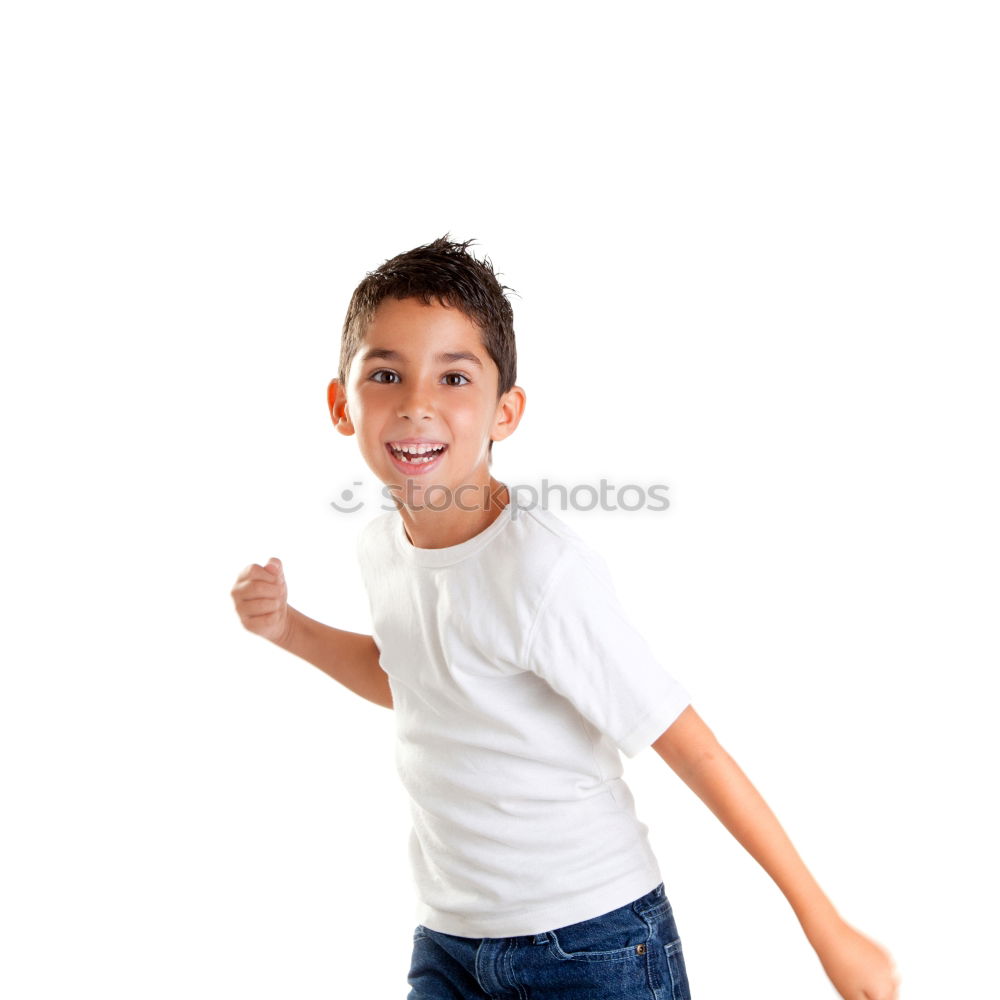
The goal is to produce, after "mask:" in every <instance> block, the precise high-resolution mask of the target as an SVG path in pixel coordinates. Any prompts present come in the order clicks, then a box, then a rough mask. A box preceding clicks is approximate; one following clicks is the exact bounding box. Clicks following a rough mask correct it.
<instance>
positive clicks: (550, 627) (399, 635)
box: [358, 497, 689, 937]
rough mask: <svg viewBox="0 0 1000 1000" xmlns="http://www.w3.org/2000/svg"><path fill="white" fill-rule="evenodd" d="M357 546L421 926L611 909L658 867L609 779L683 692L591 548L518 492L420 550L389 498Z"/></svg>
mask: <svg viewBox="0 0 1000 1000" xmlns="http://www.w3.org/2000/svg"><path fill="white" fill-rule="evenodd" d="M358 558H359V561H360V565H361V571H362V574H363V579H364V581H365V586H366V588H367V590H368V596H369V600H370V604H371V612H372V625H373V636H374V638H375V642H376V644H377V645H378V647H379V651H380V663H381V665H382V668H383V669H384V670H385V672H386V673H387V674H388V676H389V686H390V689H391V691H392V698H393V709H394V712H395V721H396V733H397V737H398V739H397V743H396V764H397V768H398V771H399V775H400V777H401V779H402V782H403V785H404V787H405V789H406V791H407V792H408V794H409V797H410V801H411V814H412V820H413V828H412V831H411V834H410V842H409V850H410V862H411V866H412V869H413V875H414V879H415V883H416V890H417V899H418V904H417V922H418V923H421V924H423V925H424V926H426V927H429V928H430V929H431V930H436V931H441V932H443V933H446V934H457V935H461V936H463V937H512V936H515V935H521V934H536V933H539V932H541V931H545V930H552V929H554V928H558V927H563V926H566V925H567V924H573V923H577V922H578V921H581V920H589V919H590V918H591V917H595V916H598V915H599V914H602V913H607V912H608V911H609V910H613V909H617V908H618V907H619V906H623V905H625V904H626V903H629V902H631V901H632V900H633V899H636V898H637V897H639V896H641V895H644V894H645V893H647V892H648V891H649V890H650V889H653V888H655V887H656V886H657V885H658V884H659V883H660V882H661V881H662V877H661V874H660V871H659V867H658V865H657V862H656V858H655V856H654V855H653V852H652V849H651V848H650V845H649V841H648V837H647V827H646V825H645V824H644V823H641V822H640V821H639V820H638V818H637V817H636V814H635V804H634V800H633V798H632V794H631V792H630V790H629V788H628V786H627V785H626V784H625V782H624V781H623V780H622V774H623V769H622V761H621V758H620V756H619V752H618V751H619V750H620V751H622V752H623V753H625V754H626V755H627V756H628V757H634V756H635V755H636V754H638V753H639V751H641V750H642V749H643V748H644V747H647V746H649V745H650V744H651V743H653V742H654V741H655V740H656V738H657V737H658V736H659V735H660V734H661V733H662V732H663V731H664V730H665V729H667V727H668V726H669V725H670V724H671V723H672V722H673V721H674V720H675V719H676V718H677V716H678V715H680V713H681V711H682V710H683V709H684V707H685V706H686V705H687V704H688V703H689V698H688V695H687V693H686V691H685V690H684V689H683V688H682V687H681V686H680V685H679V684H678V683H677V682H676V681H675V680H674V679H673V678H671V677H670V676H669V675H668V674H667V672H666V671H665V670H664V668H663V667H662V666H661V664H660V663H659V662H658V661H657V659H656V657H655V656H654V654H653V653H652V651H651V650H650V648H649V646H648V645H647V644H646V642H645V641H644V640H643V638H642V637H641V636H640V635H639V633H638V632H636V630H635V629H634V628H633V627H632V626H631V625H630V624H629V622H628V620H627V618H626V617H625V615H624V614H623V612H622V609H621V607H620V605H619V603H618V600H617V598H616V595H615V592H614V589H613V585H612V583H611V579H610V576H609V574H608V570H607V567H606V565H605V563H604V560H603V559H602V558H601V556H599V555H598V554H597V553H596V552H594V551H593V550H592V549H591V548H590V547H589V546H588V545H587V544H586V543H585V542H584V541H583V540H582V539H581V538H580V537H579V536H578V535H577V534H576V533H575V532H574V531H573V530H572V529H571V528H569V526H568V525H566V524H565V523H563V522H562V521H560V520H559V519H558V518H557V517H556V516H555V515H553V514H552V513H550V512H549V511H547V510H544V509H542V508H538V507H531V508H528V507H525V506H523V505H519V504H518V503H517V502H516V497H514V498H513V502H512V503H511V504H508V506H507V507H505V508H504V510H503V511H502V513H501V514H500V515H499V516H498V517H497V519H496V520H495V521H494V522H493V523H492V524H490V525H489V526H488V527H487V528H486V529H485V530H484V531H482V532H480V533H479V534H478V535H475V536H474V537H473V538H470V539H468V540H467V541H465V542H462V543H460V544H458V545H453V546H450V547H448V548H441V549H422V548H417V547H416V546H414V545H413V544H412V543H411V542H410V540H409V538H408V537H407V536H406V533H405V530H404V528H403V521H402V518H401V516H400V515H399V513H398V512H397V511H395V510H393V511H388V512H386V513H383V514H381V515H380V516H379V517H377V518H375V519H374V520H372V521H371V522H369V523H368V524H367V525H366V526H365V527H364V529H363V530H362V532H361V535H360V537H359V540H358Z"/></svg>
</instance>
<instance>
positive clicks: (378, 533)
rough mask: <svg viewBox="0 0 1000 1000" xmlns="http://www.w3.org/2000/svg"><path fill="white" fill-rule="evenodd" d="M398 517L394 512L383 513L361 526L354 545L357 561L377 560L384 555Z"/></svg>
mask: <svg viewBox="0 0 1000 1000" xmlns="http://www.w3.org/2000/svg"><path fill="white" fill-rule="evenodd" d="M398 517H399V515H398V514H397V513H396V511H394V510H390V511H384V512H383V513H381V514H379V515H378V517H373V518H372V519H371V520H370V521H368V522H367V523H366V524H364V525H363V526H362V528H361V531H359V532H358V537H357V543H356V548H357V555H358V559H360V560H361V561H362V563H364V562H365V561H366V560H367V559H378V558H380V557H382V556H384V555H385V551H386V548H387V547H388V546H390V545H391V544H392V534H393V531H394V530H396V519H397V518H398Z"/></svg>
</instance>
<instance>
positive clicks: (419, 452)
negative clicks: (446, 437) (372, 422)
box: [390, 444, 444, 465]
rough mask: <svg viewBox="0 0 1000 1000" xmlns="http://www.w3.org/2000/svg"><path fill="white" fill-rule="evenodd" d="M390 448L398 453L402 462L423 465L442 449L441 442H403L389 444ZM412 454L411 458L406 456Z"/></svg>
mask: <svg viewBox="0 0 1000 1000" xmlns="http://www.w3.org/2000/svg"><path fill="white" fill-rule="evenodd" d="M390 447H391V448H392V450H393V451H394V452H395V453H396V454H397V455H399V456H400V457H401V458H402V460H403V461H404V462H406V463H407V464H409V465H424V464H426V463H427V462H431V461H433V460H434V459H435V458H436V457H437V455H438V454H440V453H441V452H442V451H444V445H443V444H405V445H395V444H394V445H390ZM407 455H413V456H414V457H413V458H407V457H406V456H407Z"/></svg>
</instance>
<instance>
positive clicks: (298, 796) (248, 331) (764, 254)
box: [0, 0, 1000, 1000]
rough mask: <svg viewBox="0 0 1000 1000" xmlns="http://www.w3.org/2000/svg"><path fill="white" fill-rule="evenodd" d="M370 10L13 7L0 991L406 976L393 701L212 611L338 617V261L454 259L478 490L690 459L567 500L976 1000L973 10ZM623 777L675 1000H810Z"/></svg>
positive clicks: (990, 54)
mask: <svg viewBox="0 0 1000 1000" xmlns="http://www.w3.org/2000/svg"><path fill="white" fill-rule="evenodd" d="M356 6H357V9H356V10H355V11H354V12H351V13H348V12H346V10H345V9H344V8H343V7H342V6H340V5H337V6H335V5H333V4H318V3H316V4H308V3H288V2H286V3H281V4H278V3H242V4H236V3H220V2H205V0H200V2H198V3H189V2H174V3H170V4H166V3H161V4H152V3H145V4H129V3H117V4H115V3H92V4H68V3H63V4H58V3H45V2H32V3H17V2H14V3H7V4H5V6H4V13H3V15H2V21H0V93H2V101H3V106H2V107H3V110H2V122H0V126H2V135H3V143H4V153H3V156H2V158H0V170H2V171H3V175H4V176H3V183H2V187H0V198H2V219H0V239H2V262H0V263H2V274H3V286H4V287H3V317H2V319H3V343H4V349H3V356H4V363H3V366H2V407H3V412H2V417H3V467H4V472H5V477H4V478H5V485H4V487H3V491H2V502H3V529H4V538H3V542H2V553H3V557H4V558H3V561H4V567H3V572H2V574H0V578H2V584H0V586H2V588H3V603H2V607H3V612H4V621H5V624H4V633H3V634H4V651H3V690H2V700H0V752H2V757H0V759H2V789H0V791H2V805H3V821H2V824H0V837H2V854H0V859H2V860H0V865H2V870H0V939H2V941H3V946H2V950H3V953H4V954H3V960H2V962H0V992H2V993H3V994H4V995H5V996H9V997H11V998H17V1000H29V998H43V997H44V998H60V1000H61V998H64V997H74V996H83V995H87V996H101V997H103V998H105V1000H112V998H129V1000H131V998H135V997H142V998H171V1000H174V998H177V997H196V998H213V1000H214V998H217V997H240V998H241V1000H251V998H278V997H282V998H285V997H294V998H297V1000H309V998H320V997H331V996H337V997H348V996H349V997H359V998H367V997H371V998H383V997H386V998H387V997H400V998H402V997H403V996H404V995H405V991H406V986H405V974H406V969H407V967H408V961H409V956H410V935H411V932H412V929H413V925H414V920H413V893H412V889H411V885H410V881H409V871H408V869H407V867H406V838H407V834H408V815H407V805H406V801H405V798H404V794H403V792H402V789H401V786H399V784H398V780H397V778H396V774H395V770H394V764H393V756H392V753H393V748H392V739H393V730H392V717H391V714H390V713H389V712H387V711H386V710H384V709H381V708H378V707H376V706H374V705H371V704H369V703H368V702H364V701H362V700H361V699H359V698H357V697H355V696H353V695H352V694H350V693H349V692H347V691H346V690H345V689H343V688H341V687H340V686H339V685H338V684H336V683H335V682H334V681H332V680H330V679H329V678H328V677H326V676H325V675H323V674H322V673H320V672H319V671H318V670H316V669H315V668H313V667H311V666H310V665H308V664H306V663H305V662H303V661H301V660H297V659H295V658H293V657H290V656H288V655H287V654H284V653H282V652H280V651H279V650H277V649H275V648H274V647H271V646H270V645H268V644H267V643H265V642H263V641H261V640H259V639H256V638H255V637H253V636H251V635H249V634H248V633H246V632H244V631H243V630H242V629H241V628H240V626H239V623H238V621H237V619H236V616H235V614H234V612H233V609H232V606H231V600H230V597H229V588H230V586H231V585H232V583H233V580H234V579H235V576H236V574H237V573H238V571H239V570H240V569H241V568H242V567H243V566H244V565H246V564H247V563H249V562H252V561H264V560H266V559H267V558H268V557H269V556H271V555H278V556H280V557H281V558H282V559H283V560H284V562H285V567H286V573H287V577H288V580H289V586H290V591H291V600H292V603H294V604H295V605H296V606H298V607H299V608H300V609H302V610H303V611H305V612H306V613H308V614H311V615H313V616H315V617H318V618H321V619H323V620H325V621H328V622H330V623H331V624H335V625H338V626H340V627H343V628H348V629H352V630H356V631H365V630H366V629H367V628H368V625H369V622H368V618H367V603H366V599H365V597H364V595H363V593H362V592H361V591H360V590H359V587H360V581H359V576H358V572H357V569H356V563H355V550H354V544H355V539H356V536H357V533H358V531H359V529H360V527H361V525H362V523H363V521H364V520H365V519H367V518H368V517H369V516H373V514H374V511H372V510H368V511H365V512H362V513H360V514H357V515H353V516H345V515H338V514H336V513H334V512H333V511H332V510H331V508H330V506H329V503H330V501H331V500H332V499H334V498H336V496H337V495H338V493H339V491H340V490H342V489H344V488H348V487H350V486H351V484H352V483H355V482H359V481H360V482H366V483H367V484H369V485H370V484H371V483H372V480H371V478H370V476H369V474H368V470H367V468H366V467H365V466H364V465H363V463H362V462H361V459H360V457H359V454H358V452H357V447H356V444H355V442H354V441H353V440H351V439H347V438H344V437H342V436H340V435H339V434H337V433H336V432H335V431H334V430H333V429H332V427H331V425H330V424H329V420H328V416H327V414H326V410H325V400H324V393H325V387H326V384H327V381H328V380H329V378H330V377H331V376H332V375H334V374H335V368H336V359H337V351H338V340H339V330H340V324H341V322H342V319H343V313H344V309H345V307H346V304H347V300H348V298H349V295H350V293H351V291H352V289H353V288H354V286H355V284H356V283H357V282H358V281H359V280H360V279H361V278H362V277H363V275H364V273H365V272H366V271H368V270H370V269H372V268H374V267H376V266H377V265H378V264H380V263H381V262H382V261H383V260H384V259H385V258H386V257H389V256H392V255H394V254H396V253H398V252H401V251H402V250H406V249H409V248H411V247H413V246H415V245H417V244H420V243H425V242H427V241H429V240H431V239H433V238H434V237H436V236H439V235H442V234H443V233H445V232H450V233H451V234H452V236H453V237H454V238H458V239H467V238H470V237H474V238H476V239H477V240H478V241H479V242H478V243H477V245H476V247H475V251H476V252H477V253H478V254H479V255H480V256H482V255H484V254H485V255H488V256H489V257H490V259H491V260H492V261H493V262H494V264H495V266H496V267H497V269H498V270H499V271H500V272H501V273H502V278H501V280H502V281H504V282H505V283H506V284H508V285H510V286H512V287H514V288H515V289H517V291H518V293H519V297H514V298H513V302H514V309H515V320H516V329H517V333H518V347H519V360H520V366H519V372H518V381H519V384H520V385H522V386H523V387H524V388H525V391H526V393H527V398H528V404H527V408H526V411H525V416H524V419H523V421H522V423H521V426H520V428H519V429H518V431H517V433H516V434H515V435H514V437H513V438H511V439H510V440H509V441H507V442H504V443H502V444H501V445H498V446H497V447H496V448H495V449H494V466H493V471H494V474H495V475H497V476H498V478H500V479H502V480H504V481H507V482H508V483H516V482H522V481H528V480H531V479H538V478H541V477H542V476H546V477H548V478H549V479H550V480H552V481H558V482H563V483H571V482H592V483H597V482H599V481H600V479H601V478H605V479H608V480H610V481H611V482H614V483H618V484H620V483H624V482H634V483H639V484H643V483H645V484H648V483H665V484H669V488H670V491H669V496H670V498H671V507H670V509H669V510H668V511H667V512H665V513H659V514H653V513H646V514H626V513H621V512H619V513H612V514H600V513H572V512H566V513H565V515H564V516H565V517H566V519H567V520H568V521H569V522H570V523H571V524H572V525H573V526H574V528H576V530H577V531H579V532H580V533H581V534H583V535H584V536H585V537H586V538H587V539H588V540H590V541H591V542H592V543H593V544H594V545H595V547H596V548H598V549H599V550H600V551H601V552H602V553H603V554H604V555H605V557H606V558H607V560H608V562H609V564H610V566H611V569H612V573H613V576H614V578H615V581H616V585H617V588H618V591H619V595H620V597H621V598H622V601H623V603H624V604H625V605H626V607H627V609H628V610H629V611H630V613H631V615H632V618H633V621H634V622H635V624H636V625H637V626H638V627H639V628H640V629H641V630H642V631H643V633H644V634H645V635H646V636H647V638H648V639H649V641H650V643H651V644H652V645H653V646H654V648H655V649H656V650H657V651H658V652H659V653H660V654H661V655H662V658H663V662H664V664H665V666H666V667H667V668H668V669H669V670H670V671H671V672H672V673H674V674H675V676H677V677H678V678H679V679H680V680H682V681H683V683H684V684H685V685H686V686H687V687H688V688H689V690H691V691H692V693H693V695H694V701H695V705H696V707H697V708H698V710H699V711H700V713H701V714H702V715H703V717H704V718H705V719H706V720H707V721H708V722H709V724H710V725H711V726H712V727H713V729H714V730H715V732H716V734H717V735H718V736H719V738H720V740H721V741H722V742H723V744H724V745H725V746H726V747H727V749H729V750H730V751H731V752H732V753H733V755H734V756H735V757H736V759H737V760H738V761H739V762H740V763H741V765H742V766H743V767H744V769H745V770H746V771H747V772H748V774H749V775H750V777H751V778H752V779H753V780H754V781H755V782H756V783H757V785H758V787H759V788H760V789H761V791H762V792H763V793H764V795H765V797H766V798H767V799H768V801H769V802H770V803H771V804H772V806H773V807H774V809H775V811H776V812H777V814H778V816H779V818H780V819H781V820H782V822H783V823H784V825H785V826H786V828H787V829H788V831H789V833H790V834H791V836H792V838H793V840H794V841H795V843H796V844H797V846H798V847H799V849H800V851H801V853H802V854H803V856H804V858H805V859H806V862H807V864H809V865H810V867H811V868H812V870H813V871H814V873H815V874H816V876H817V877H818V879H819V880H820V882H821V884H822V885H823V886H824V887H825V888H826V890H827V891H828V893H829V894H830V896H831V898H832V899H833V901H834V903H835V904H836V905H837V906H838V907H839V908H840V910H841V911H842V913H843V914H844V915H845V917H847V918H848V919H849V920H850V921H852V922H853V923H855V924H856V925H857V926H858V927H860V928H861V929H863V930H864V931H865V932H866V933H868V934H870V935H872V936H873V937H875V938H876V939H878V940H880V941H882V942H884V943H885V944H886V945H887V946H888V947H889V948H890V949H891V950H892V952H893V954H894V955H895V957H896V959H897V961H898V963H899V967H900V970H901V972H902V974H903V977H904V983H905V986H904V990H903V996H904V997H906V998H907V1000H917V998H923V997H927V998H931V997H934V998H938V997H942V996H947V997H965V996H984V995H986V993H988V992H989V991H990V989H992V987H993V984H994V981H995V973H994V970H995V961H994V957H993V956H992V952H993V950H994V948H995V939H996V931H997V927H996V918H995V907H994V904H993V899H994V896H995V893H996V891H997V888H998V884H997V883H998V880H997V863H996V859H995V852H994V850H993V848H992V846H991V845H994V844H995V843H996V842H997V839H998V833H1000V831H998V829H997V826H998V824H997V820H996V818H995V815H994V811H993V808H992V807H993V806H994V805H995V787H996V774H995V770H994V766H993V765H995V764H996V762H997V743H996V738H995V736H994V733H993V730H994V718H995V714H996V709H995V701H994V696H995V690H996V687H995V675H996V671H997V666H998V641H997V630H996V618H997V598H998V592H997V591H998V588H997V563H998V557H1000V545H998V531H997V519H996V509H995V508H996V503H997V488H998V485H1000V484H998V474H997V430H998V417H1000V414H998V405H997V393H996V385H997V378H998V371H997V364H996V355H995V353H994V352H995V351H996V337H997V294H996V292H997V289H996V280H997V266H998V252H997V232H998V223H1000V218H998V215H1000V213H998V197H997V184H996V178H997V177H998V176H1000V162H998V159H1000V157H998V146H997V130H996V122H997V103H996V100H995V94H996V93H997V87H998V79H997V76H998V74H997V70H996V66H997V61H996V51H997V42H998V39H997V34H996V32H995V30H993V25H992V24H991V23H990V20H989V15H990V13H991V11H990V8H991V5H989V4H986V3H967V2H960V0H959V2H954V0H952V2H950V3H947V4H946V3H943V2H938V3H916V4H914V3H906V4H904V3H901V2H900V3H888V2H878V0H875V2H872V0H866V2H863V3H862V2H848V3H839V4H822V5H820V4H802V3H792V2H786V3H774V2H765V3H761V4H735V3H732V4H720V3H698V4H684V5H680V4H674V5H669V4H653V3H625V4H618V5H616V6H615V7H611V6H608V5H593V4H589V3H574V4H569V3H548V4H546V3H535V4H521V3H513V4H510V3H508V4H493V5H485V4H479V3H469V2H464V3H457V2H456V3H440V2H423V3H419V4H416V3H414V4H393V3H389V4H380V5H369V6H366V7H365V8H364V9H363V10H362V9H361V7H360V5H356ZM626 777H627V780H628V781H629V783H630V785H631V787H632V789H633V792H634V794H635V796H636V799H637V803H638V809H639V812H640V817H641V818H642V819H643V820H644V821H645V822H646V823H647V824H648V825H649V827H650V836H651V838H652V843H653V846H654V849H655V851H656V853H657V856H658V857H659V859H660V862H661V866H662V869H663V873H664V880H665V883H666V886H667V891H668V895H669V896H670V898H671V900H672V901H673V904H674V909H675V914H676V917H677V921H678V925H679V927H680V930H681V934H682V938H683V941H684V947H685V951H686V954H687V960H688V968H689V972H690V976H691V982H692V987H693V990H694V995H695V997H696V998H697V1000H729V998H732V997H735V996H740V997H748V998H751V1000H754V998H758V997H759V998H762V1000H763V998H767V1000H801V998H808V997H817V998H819V997H827V996H832V995H833V991H832V989H831V987H830V986H829V984H828V982H827V981H826V979H825V976H824V975H823V972H822V970H821V968H820V966H819V964H818V962H817V961H816V958H815V956H814V955H813V953H812V951H811V950H810V949H809V946H808V944H807V942H806V940H805V938H804V937H803V936H802V935H801V932H800V930H799V928H798V925H797V923H796V922H795V919H794V916H793V915H792V913H791V911H790V909H789V908H788V907H787V905H786V904H785V902H784V900H783V898H782V897H781V895H780V893H778V891H777V890H776V889H775V888H774V886H773V885H772V884H771V883H770V882H769V880H768V879H767V877H766V876H765V875H764V874H763V873H762V872H761V871H760V870H759V869H758V868H757V867H756V865H755V864H754V862H753V861H752V860H751V859H750V858H749V857H748V856H746V855H745V853H744V852H743V851H742V849H741V848H740V847H739V846H738V845H737V844H736V842H735V841H733V840H732V839H731V838H730V837H729V835H728V834H727V833H726V832H725V830H724V829H723V828H722V827H721V825H720V824H718V822H717V821H716V820H715V819H714V818H713V817H712V816H711V814H709V813H708V811H707V810H706V809H704V807H703V806H702V805H701V804H700V803H699V802H698V801H697V799H696V798H695V797H694V796H693V795H692V794H691V793H690V792H689V791H688V790H687V789H686V788H685V787H684V786H683V784H681V783H680V782H679V781H678V779H676V778H675V777H674V775H673V774H672V773H671V772H670V771H669V769H668V768H666V767H665V765H664V764H663V763H662V762H661V761H660V759H659V758H658V757H657V755H656V754H655V753H654V752H653V751H652V750H650V751H647V752H644V753H643V754H641V755H640V756H639V757H637V758H636V759H635V760H633V761H629V762H628V763H627V767H626ZM991 800H994V801H991Z"/></svg>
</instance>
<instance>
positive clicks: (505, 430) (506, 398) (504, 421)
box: [490, 385, 526, 441]
mask: <svg viewBox="0 0 1000 1000" xmlns="http://www.w3.org/2000/svg"><path fill="white" fill-rule="evenodd" d="M525 401H526V397H525V395H524V390H523V389H522V388H521V387H520V386H519V385H515V386H512V387H511V388H510V389H508V390H507V391H506V392H505V393H504V394H503V395H502V396H501V397H500V399H499V400H498V402H497V412H496V416H495V417H494V418H493V427H492V429H491V431H490V440H491V441H502V440H503V439H504V438H506V437H510V436H511V434H513V433H514V430H515V429H516V428H517V425H518V424H519V423H520V422H521V414H522V413H524V404H525Z"/></svg>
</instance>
